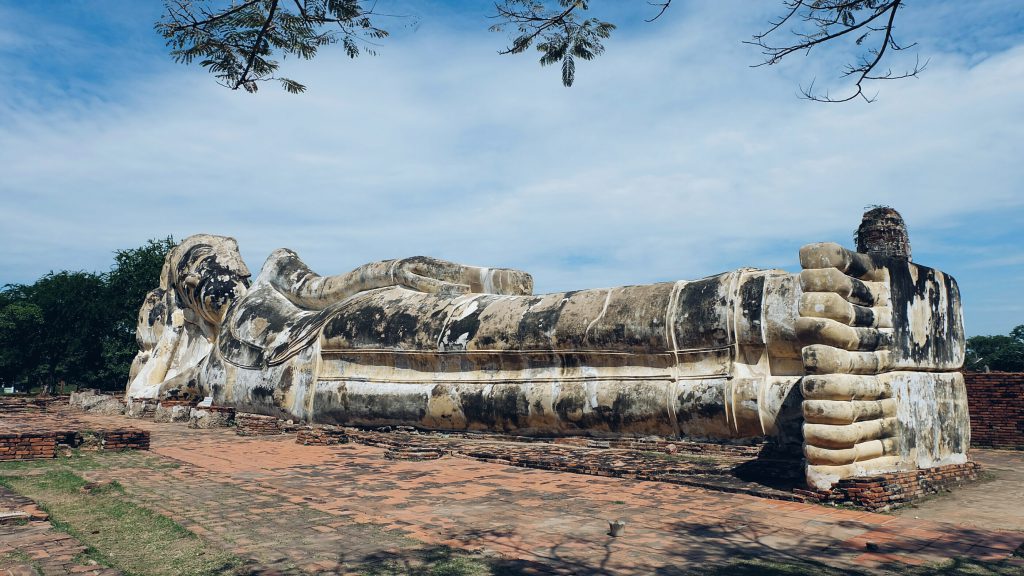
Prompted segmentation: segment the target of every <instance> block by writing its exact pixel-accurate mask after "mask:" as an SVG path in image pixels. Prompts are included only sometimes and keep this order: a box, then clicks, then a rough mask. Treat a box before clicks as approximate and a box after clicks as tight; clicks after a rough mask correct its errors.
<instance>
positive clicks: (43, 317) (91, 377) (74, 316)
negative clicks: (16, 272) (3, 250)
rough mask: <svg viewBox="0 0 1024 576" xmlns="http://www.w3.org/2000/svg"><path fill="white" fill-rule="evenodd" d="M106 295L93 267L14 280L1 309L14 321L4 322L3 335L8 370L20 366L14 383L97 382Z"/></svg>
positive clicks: (51, 387)
mask: <svg viewBox="0 0 1024 576" xmlns="http://www.w3.org/2000/svg"><path fill="white" fill-rule="evenodd" d="M104 296H105V286H104V283H103V278H102V276H100V275H97V274H91V273H88V272H67V271H65V272H58V273H53V272H51V273H49V274H47V275H46V276H43V277H42V278H40V279H39V280H37V281H36V282H35V283H34V284H32V285H31V286H25V285H16V286H9V287H8V289H7V290H5V299H7V300H8V301H9V304H8V305H7V306H5V307H4V309H3V312H2V313H0V314H3V315H4V316H6V317H7V318H8V319H10V320H12V321H11V322H10V323H8V324H6V325H3V326H0V329H2V330H3V333H2V335H0V341H2V342H3V343H4V344H5V347H10V348H9V349H8V351H9V354H8V355H7V356H5V358H4V361H5V366H4V367H3V370H4V372H7V373H10V372H14V371H15V370H17V372H16V374H12V376H13V378H12V383H15V384H20V385H21V386H22V387H28V386H32V385H36V384H38V385H42V386H44V387H46V388H47V389H49V390H53V389H54V387H55V386H56V385H57V384H58V383H61V382H67V381H74V382H81V383H84V384H88V385H92V384H95V383H96V381H97V376H98V374H97V368H98V366H99V363H100V357H101V350H102V345H101V342H100V338H98V336H100V335H101V334H102V331H103V325H104V323H105V322H104V320H105V318H104V316H105V311H104V309H103V308H104V307H103V300H104ZM12 355H13V356H16V355H20V356H22V358H21V359H17V358H12V357H11V356H12Z"/></svg>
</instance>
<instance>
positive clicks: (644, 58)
mask: <svg viewBox="0 0 1024 576" xmlns="http://www.w3.org/2000/svg"><path fill="white" fill-rule="evenodd" d="M704 6H706V5H702V6H701V7H698V8H692V7H691V9H690V10H691V11H696V12H687V13H686V17H685V18H678V19H676V20H673V21H671V22H669V23H668V24H665V23H662V25H660V26H659V27H657V28H651V29H650V31H647V32H645V33H643V34H638V35H635V36H632V35H628V34H627V35H626V36H625V37H624V38H621V39H618V40H617V41H616V42H615V43H613V44H610V45H609V52H608V53H607V54H606V55H605V56H603V57H602V58H601V59H599V60H598V61H596V62H594V63H587V64H585V65H581V66H580V67H579V69H578V78H577V85H576V86H575V87H574V88H572V89H569V90H567V89H565V88H562V87H561V86H560V84H559V83H558V78H557V71H556V70H553V69H539V67H538V66H537V65H536V62H535V60H533V59H532V58H526V57H522V58H510V57H499V56H497V55H496V54H494V46H495V45H496V42H498V41H499V39H498V38H497V37H495V36H489V35H480V34H467V33H453V32H439V31H430V33H429V34H428V33H426V32H423V33H421V34H415V35H412V36H410V37H408V38H405V39H403V40H402V41H401V42H396V43H394V44H391V45H389V46H388V48H387V49H386V51H385V53H384V55H383V56H381V57H378V58H362V59H359V60H357V61H348V60H345V59H343V58H340V57H337V56H331V55H326V56H324V57H321V58H320V59H318V60H317V61H316V62H313V63H297V64H296V63H292V62H288V63H287V64H288V66H289V68H288V70H287V72H286V74H287V75H289V76H291V77H294V78H296V79H298V80H300V81H302V82H304V83H306V84H307V85H308V86H309V88H310V92H309V93H307V94H305V95H302V96H291V95H287V94H284V93H283V92H281V91H280V90H278V88H277V87H276V86H270V85H268V86H266V87H265V88H264V89H263V90H261V92H260V94H259V95H258V96H255V97H252V96H249V95H246V94H241V93H235V92H230V91H228V90H225V89H223V88H220V87H218V86H216V85H215V84H214V83H213V81H212V79H211V78H210V77H208V75H207V74H206V73H205V72H202V71H200V70H199V69H198V68H184V67H181V68H172V69H171V71H170V72H168V73H161V74H157V75H151V76H149V77H146V78H143V79H141V80H140V79H132V78H127V79H124V80H122V81H121V82H119V83H118V84H117V85H116V86H109V91H110V94H112V95H114V94H116V95H117V96H111V97H109V98H108V99H97V98H93V99H91V100H73V99H72V100H68V101H55V100H52V99H51V100H49V101H48V102H49V103H48V105H47V106H48V107H47V108H44V107H40V106H34V107H25V106H23V105H22V104H15V103H16V102H22V101H23V100H24V98H25V96H26V95H25V94H18V95H11V96H0V173H2V174H3V177H2V179H0V243H3V245H4V246H6V247H8V248H7V249H6V250H5V251H4V252H3V253H2V254H0V273H2V275H3V278H0V281H31V280H32V279H34V278H35V277H36V276H38V275H39V274H41V273H43V272H45V271H47V270H49V269H51V268H53V269H64V268H69V269H79V268H85V269H100V268H103V267H105V266H107V265H108V263H109V262H110V252H111V251H113V250H114V249H117V248H127V247H131V246H135V245H139V244H141V243H142V241H144V240H145V239H146V238H150V237H158V236H164V235H166V234H168V233H174V234H175V236H177V237H183V236H186V235H188V234H191V233H196V232H210V233H218V234H225V235H232V236H235V237H236V238H238V240H239V243H240V245H241V246H242V249H243V254H244V256H245V257H246V259H247V261H248V263H249V266H250V268H251V269H253V270H254V271H255V270H258V269H259V267H260V265H261V264H262V259H263V258H264V257H265V256H266V255H267V254H269V252H270V251H271V250H272V249H273V248H276V247H279V246H288V247H291V248H293V249H296V250H297V251H298V252H299V253H300V254H301V255H302V256H303V257H304V258H305V259H306V260H307V261H308V263H309V264H310V265H311V266H312V267H313V268H314V269H316V270H318V271H320V272H322V273H338V272H342V271H345V270H347V269H350V268H352V267H354V266H356V265H359V264H361V263H363V262H365V261H370V260H375V259H381V258H390V257H399V256H406V255H412V254H419V253H423V254H429V255H434V256H439V257H444V258H449V259H453V260H459V261H464V262H468V263H476V264H483V265H496V266H516V267H521V268H524V269H527V270H529V271H531V272H532V273H533V274H534V276H535V278H536V282H537V287H538V289H539V290H541V291H550V290H560V289H571V288H581V287H591V286H604V285H613V284H620V283H637V282H649V281H655V280H666V279H673V278H689V277H695V276H701V275H705V274H710V273H714V272H718V271H721V270H725V269H729V268H733V267H736V266H740V265H752V266H783V267H790V268H792V267H794V266H795V265H796V250H797V249H798V248H799V246H800V245H801V244H804V243H807V242H813V241H822V240H835V241H841V242H848V240H849V238H850V234H851V232H852V229H853V228H855V227H856V225H857V223H858V221H859V216H860V212H861V210H862V209H863V208H864V206H866V205H868V204H876V203H883V204H890V205H892V206H894V207H896V208H897V209H899V210H900V211H901V212H902V213H903V214H904V216H905V217H906V219H907V221H908V223H909V225H910V227H911V232H912V238H911V240H912V242H914V241H915V239H924V241H925V242H928V241H933V240H934V241H935V242H939V241H940V239H939V236H941V235H940V234H935V233H933V231H934V230H941V229H942V228H943V227H946V226H948V225H949V222H951V221H955V220H957V219H958V218H959V217H961V216H962V215H963V214H965V213H987V214H991V215H992V216H991V221H992V225H993V226H996V227H999V226H1002V225H1003V224H1002V223H1003V222H1004V215H1005V214H1008V213H1016V214H1020V213H1021V211H1022V210H1024V205H1022V197H1021V194H1020V192H1019V191H1020V189H1021V185H1022V183H1024V167H1022V165H1021V163H1020V162H1019V159H1018V156H1019V150H1020V149H1021V142H1022V137H1024V133H1022V132H1024V123H1022V122H1021V121H1020V120H1021V119H1022V117H1024V115H1022V112H1024V104H1022V103H1021V102H1022V99H1021V98H1020V95H1021V94H1024V74H1022V72H1024V46H1017V47H1015V48H1012V49H1009V50H1006V51H1003V52H999V53H996V54H993V55H991V56H990V57H988V58H986V59H984V60H981V61H975V60H973V59H970V58H967V57H965V56H958V55H954V54H944V53H942V52H939V51H937V50H933V51H932V53H931V57H932V61H931V64H930V66H929V69H928V71H927V72H926V74H925V75H924V76H923V77H922V78H920V79H917V80H909V81H903V82H895V83H889V84H886V85H884V86H883V87H882V90H883V92H882V94H881V97H880V99H879V101H878V102H877V103H875V104H872V105H865V104H862V103H851V104H847V105H819V104H813V103H808V102H804V101H800V100H798V99H796V98H795V97H794V94H795V92H796V87H795V81H796V79H798V78H800V73H799V72H798V71H797V69H796V68H795V67H793V66H789V67H787V68H783V69H781V70H773V69H750V68H748V67H747V65H748V64H750V63H752V62H755V61H756V54H755V53H752V52H751V51H749V50H746V49H745V48H744V47H743V46H741V45H739V44H738V43H737V42H736V41H735V39H736V38H742V37H745V35H746V34H747V33H748V31H746V30H741V31H739V32H737V29H736V27H737V26H738V25H737V24H736V22H735V21H734V19H732V18H730V14H729V12H728V11H727V10H724V9H723V10H714V9H711V8H705V7H704ZM751 21H752V20H751ZM747 24H749V21H747V20H744V21H743V22H742V25H747ZM499 43H500V42H499ZM915 231H920V232H921V233H920V234H919V235H916V234H915ZM944 241H948V242H952V243H953V244H957V243H959V242H961V240H957V239H949V238H946V239H945V240H944ZM962 242H963V243H970V242H971V239H969V238H964V239H962ZM915 251H916V252H918V253H926V254H928V255H929V256H933V257H934V258H935V259H934V260H929V261H927V262H923V263H924V264H928V265H933V266H937V267H940V268H944V269H946V270H948V271H950V272H952V273H954V274H956V275H958V276H964V275H969V274H971V273H972V272H971V271H970V270H971V268H970V266H967V265H963V264H962V261H961V260H959V259H958V258H960V257H961V256H962V255H958V254H956V253H954V254H951V255H950V256H949V257H948V259H944V256H943V253H942V252H941V251H938V253H936V252H937V251H935V250H932V249H931V248H930V247H929V246H928V245H921V244H920V243H915ZM1016 266H1017V267H1018V269H1019V267H1020V266H1019V263H1018V264H1016ZM969 297H970V296H969V295H967V294H965V298H969ZM978 308H979V310H980V309H981V308H982V304H980V303H979V306H978ZM986 313H987V312H986ZM1000 321H1003V320H999V319H998V318H996V315H992V320H991V321H988V320H985V321H983V322H981V323H980V324H979V323H978V322H972V323H971V325H972V327H973V328H975V329H977V330H980V331H981V332H984V331H985V330H986V329H987V327H988V326H997V323H998V322H1000ZM1022 321H1024V320H1022ZM1004 322H1008V320H1006V321H1004ZM1011 325H1012V324H1011ZM999 326H1001V324H999ZM997 329H1002V328H993V330H997Z"/></svg>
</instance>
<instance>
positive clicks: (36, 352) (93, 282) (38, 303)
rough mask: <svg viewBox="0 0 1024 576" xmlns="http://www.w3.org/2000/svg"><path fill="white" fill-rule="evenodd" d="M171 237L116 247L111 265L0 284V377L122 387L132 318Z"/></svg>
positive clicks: (131, 345)
mask: <svg viewBox="0 0 1024 576" xmlns="http://www.w3.org/2000/svg"><path fill="white" fill-rule="evenodd" d="M173 246H174V240H173V238H170V237H168V238H166V239H163V240H150V241H148V242H147V244H146V245H144V246H142V247H139V248H135V249H130V250H119V251H117V252H116V253H115V256H114V259H115V264H114V266H113V267H112V268H111V270H110V272H108V273H105V274H94V273H90V272H68V271H63V272H51V273H49V274H47V275H45V276H43V277H42V278H40V279H39V280H37V281H36V282H35V283H33V284H31V285H25V284H14V285H7V286H5V287H4V288H3V290H0V379H2V380H3V382H4V384H5V385H15V386H17V387H18V388H20V389H29V388H32V387H35V386H41V387H44V388H46V389H48V390H51V391H52V390H54V389H55V388H56V387H57V386H58V385H60V384H62V383H67V384H73V385H77V386H89V387H96V388H103V389H121V388H123V387H124V385H125V382H126V381H127V378H128V369H129V367H130V366H131V361H132V358H133V357H134V355H135V352H136V350H137V345H136V343H135V324H136V319H137V316H138V312H139V307H140V306H141V305H142V301H143V300H144V299H145V296H146V293H147V292H148V291H149V290H152V289H153V288H155V287H156V286H157V285H158V284H159V281H160V270H161V268H162V266H163V261H164V256H165V255H166V254H167V252H168V251H169V250H170V249H171V248H172V247H173Z"/></svg>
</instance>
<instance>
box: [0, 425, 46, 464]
mask: <svg viewBox="0 0 1024 576" xmlns="http://www.w3.org/2000/svg"><path fill="white" fill-rule="evenodd" d="M56 456H57V439H56V435H55V434H53V433H52V432H41V433H32V432H26V433H23V434H0V460H37V459H39V458H55V457H56Z"/></svg>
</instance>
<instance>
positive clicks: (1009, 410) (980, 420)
mask: <svg viewBox="0 0 1024 576" xmlns="http://www.w3.org/2000/svg"><path fill="white" fill-rule="evenodd" d="M964 381H965V382H966V384H967V406H968V409H969V410H970V413H971V445H972V446H978V447H992V448H1017V449H1024V372H988V373H983V372H965V373H964Z"/></svg>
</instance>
